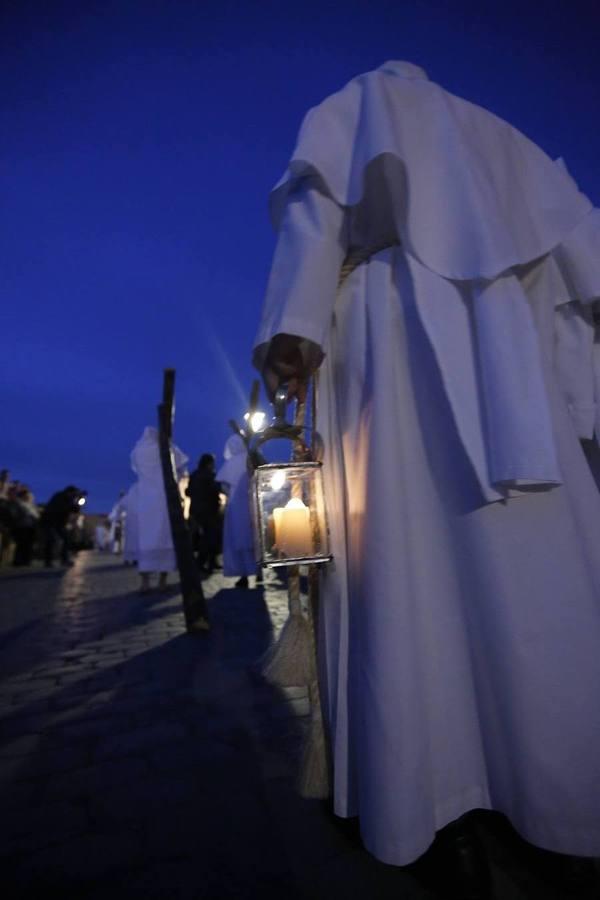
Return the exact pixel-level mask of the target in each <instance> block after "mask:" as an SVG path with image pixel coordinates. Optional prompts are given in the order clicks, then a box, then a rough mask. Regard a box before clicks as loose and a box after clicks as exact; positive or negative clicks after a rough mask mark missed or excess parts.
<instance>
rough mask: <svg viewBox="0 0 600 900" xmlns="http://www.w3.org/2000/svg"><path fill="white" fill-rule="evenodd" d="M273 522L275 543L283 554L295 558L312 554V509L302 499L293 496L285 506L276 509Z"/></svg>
mask: <svg viewBox="0 0 600 900" xmlns="http://www.w3.org/2000/svg"><path fill="white" fill-rule="evenodd" d="M273 523H274V525H275V545H276V547H277V549H278V550H279V552H280V553H281V554H282V555H283V556H288V557H290V558H291V559H295V558H300V557H303V556H304V557H306V556H310V555H311V553H312V536H311V531H310V511H309V509H308V507H306V506H305V505H304V503H303V502H302V500H300V499H299V498H297V497H292V499H291V500H290V501H289V502H288V503H286V505H285V506H284V507H283V508H279V509H274V510H273Z"/></svg>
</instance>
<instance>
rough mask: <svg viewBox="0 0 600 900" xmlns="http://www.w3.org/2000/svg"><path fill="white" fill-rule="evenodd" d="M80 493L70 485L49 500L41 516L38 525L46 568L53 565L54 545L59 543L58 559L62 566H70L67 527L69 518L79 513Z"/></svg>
mask: <svg viewBox="0 0 600 900" xmlns="http://www.w3.org/2000/svg"><path fill="white" fill-rule="evenodd" d="M80 494H81V492H80V491H79V490H78V489H77V488H76V487H75V486H74V485H72V484H70V485H68V487H66V488H64V490H62V491H58V492H57V493H56V494H53V496H52V497H51V498H50V500H49V501H48V503H47V504H46V507H45V509H44V511H43V513H42V515H41V519H40V524H41V526H42V531H43V535H44V562H45V564H46V566H47V567H49V568H50V567H52V566H53V565H54V554H55V551H56V545H57V544H58V543H60V545H61V550H60V559H61V562H62V564H63V565H65V566H70V565H72V562H71V559H70V557H69V533H68V529H67V526H68V524H69V520H70V518H71V516H73V515H74V514H75V513H77V512H79V503H78V500H79V497H80Z"/></svg>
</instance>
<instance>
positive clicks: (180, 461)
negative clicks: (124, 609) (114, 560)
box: [131, 427, 188, 572]
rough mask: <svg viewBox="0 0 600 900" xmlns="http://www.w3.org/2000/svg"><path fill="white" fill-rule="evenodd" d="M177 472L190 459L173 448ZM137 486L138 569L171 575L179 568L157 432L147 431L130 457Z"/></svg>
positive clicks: (155, 430)
mask: <svg viewBox="0 0 600 900" xmlns="http://www.w3.org/2000/svg"><path fill="white" fill-rule="evenodd" d="M172 452H173V456H174V462H175V468H176V470H177V472H179V471H181V470H182V469H183V466H184V465H185V463H186V462H187V460H188V457H187V456H186V455H185V454H184V453H182V452H181V450H180V449H179V448H178V447H176V446H173V448H172ZM131 467H132V469H133V471H134V472H135V473H136V474H137V476H138V482H137V492H136V493H137V557H136V560H137V565H138V570H139V571H140V572H172V571H174V570H175V569H176V568H177V563H176V560H175V550H174V548H173V538H172V536H171V525H170V522H169V514H168V510H167V497H166V494H165V486H164V481H163V475H162V468H161V462H160V452H159V446H158V430H157V429H156V428H151V427H147V428H145V429H144V433H143V434H142V436H141V438H140V439H139V441H138V442H137V444H136V445H135V447H134V448H133V451H132V453H131Z"/></svg>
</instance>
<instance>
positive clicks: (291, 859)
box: [0, 552, 583, 900]
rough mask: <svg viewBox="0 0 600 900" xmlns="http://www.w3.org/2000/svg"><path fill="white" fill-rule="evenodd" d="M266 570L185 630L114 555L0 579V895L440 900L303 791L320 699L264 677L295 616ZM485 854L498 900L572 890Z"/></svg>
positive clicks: (214, 598) (218, 591)
mask: <svg viewBox="0 0 600 900" xmlns="http://www.w3.org/2000/svg"><path fill="white" fill-rule="evenodd" d="M269 578H270V580H268V581H267V583H266V585H265V588H264V590H262V589H261V590H251V591H241V590H235V589H233V588H231V587H228V586H227V585H228V584H232V583H233V582H232V580H229V582H228V581H227V580H226V579H224V578H222V577H221V576H218V575H216V576H213V577H212V578H210V579H209V580H208V581H207V582H205V590H206V594H207V597H208V598H209V607H210V614H211V620H212V629H211V631H210V633H208V634H203V635H198V636H194V637H191V636H188V635H187V634H186V633H185V629H184V623H183V615H182V611H181V597H180V596H179V594H178V590H177V587H176V586H175V587H172V588H170V589H169V590H168V591H167V592H165V593H162V594H161V593H158V592H157V591H154V592H152V593H150V594H148V595H140V594H138V593H137V587H138V581H137V575H136V573H135V571H134V570H132V569H128V568H125V567H124V566H123V565H122V564H121V563H120V561H119V560H118V559H117V558H115V557H109V556H101V555H97V554H93V553H88V552H86V553H82V554H80V555H79V556H78V557H77V560H76V563H75V565H74V567H73V568H71V569H68V570H42V569H33V570H26V571H22V572H14V571H7V570H3V571H2V572H0V643H1V647H2V657H1V659H2V661H1V669H2V675H3V678H2V687H1V721H0V729H1V730H0V754H1V756H0V808H1V809H2V817H1V823H0V828H1V853H2V869H1V870H2V897H3V898H4V900H12V898H19V897H22V898H31V900H33V898H36V900H37V898H48V897H61V898H71V897H73V898H90V900H103V898H138V897H139V898H141V897H144V898H150V900H151V898H165V900H169V898H173V900H175V898H177V900H179V898H190V900H191V898H198V900H203V898H207V900H208V898H210V900H221V898H223V900H225V898H253V897H261V898H282V897H290V898H307V900H308V898H315V900H321V898H323V900H324V898H332V897H336V896H341V895H343V896H345V897H347V898H359V897H360V898H364V900H370V898H374V900H377V898H382V900H387V898H390V900H391V898H394V900H426V898H428V897H429V898H431V897H433V896H435V895H434V894H433V893H430V892H429V891H428V890H427V889H426V888H424V887H422V885H421V883H420V882H419V881H418V880H417V878H416V876H415V873H413V872H412V871H411V870H409V869H405V870H402V869H397V868H393V867H390V866H385V865H383V864H380V863H378V862H376V861H375V860H374V859H373V858H372V857H370V856H369V855H368V854H367V853H366V852H365V851H364V850H363V849H362V847H361V845H360V841H359V840H358V838H357V837H356V835H355V834H354V832H353V830H352V829H351V828H349V827H343V826H342V825H341V824H338V825H336V824H335V823H334V821H333V819H332V818H331V817H330V816H329V815H328V814H327V812H326V809H325V806H324V805H323V804H322V803H319V802H317V801H305V800H301V799H300V798H299V797H298V796H297V794H296V793H295V790H294V774H295V771H296V767H297V760H298V757H299V754H300V752H301V746H302V735H303V730H304V724H305V723H306V716H307V713H308V701H307V697H306V694H305V692H304V690H303V689H300V688H297V689H288V690H287V691H285V692H284V691H281V690H276V689H274V688H272V687H269V686H268V685H266V684H265V683H264V682H263V681H262V680H261V679H260V677H259V676H258V675H257V670H256V662H257V660H258V659H259V658H260V656H261V654H262V653H263V652H264V650H265V649H266V648H267V647H268V645H269V644H270V642H271V641H272V640H273V637H274V635H275V634H276V632H277V631H278V629H279V628H280V627H281V625H282V624H283V622H284V621H285V618H286V615H287V600H286V596H285V592H284V590H282V588H281V585H280V582H278V581H277V580H275V579H273V578H272V577H271V576H269ZM489 840H491V839H489ZM489 848H490V854H491V856H492V858H493V861H494V879H495V891H496V895H497V896H498V897H502V898H504V897H506V898H511V900H512V898H514V900H526V898H531V897H538V896H540V897H541V896H543V897H544V898H545V900H554V898H559V897H562V898H565V897H566V895H565V894H564V893H555V891H554V890H553V888H552V887H551V886H549V887H547V889H544V890H543V891H542V892H541V893H539V894H538V888H539V886H540V884H541V882H538V881H536V879H535V878H533V876H530V874H529V872H528V870H527V869H526V867H524V866H522V867H521V869H519V866H518V864H515V862H514V860H511V862H510V864H509V863H507V862H506V850H505V848H503V846H502V845H501V843H498V842H494V841H491V843H490V847H489ZM505 863H506V864H505ZM569 896H571V895H570V894H569ZM572 896H579V895H578V894H573V895H572ZM582 896H583V895H582Z"/></svg>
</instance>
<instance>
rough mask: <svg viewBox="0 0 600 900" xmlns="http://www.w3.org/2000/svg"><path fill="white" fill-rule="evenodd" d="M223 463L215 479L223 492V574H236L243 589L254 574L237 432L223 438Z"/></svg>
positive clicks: (246, 490)
mask: <svg viewBox="0 0 600 900" xmlns="http://www.w3.org/2000/svg"><path fill="white" fill-rule="evenodd" d="M223 456H224V458H225V462H224V463H223V465H222V466H221V468H220V469H219V471H218V472H217V475H216V480H217V481H218V482H219V483H220V484H221V486H222V487H223V488H224V489H225V491H226V493H227V505H226V506H225V522H224V525H223V574H224V575H228V576H238V581H237V582H236V585H235V586H236V587H240V588H247V587H248V576H249V575H254V574H256V560H255V555H254V537H253V532H252V517H251V514H250V498H249V479H248V468H247V463H248V453H247V450H246V445H245V444H244V442H243V440H242V438H241V437H240V436H239V434H232V435H231V437H229V438H228V439H227V442H226V444H225V449H224V450H223Z"/></svg>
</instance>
